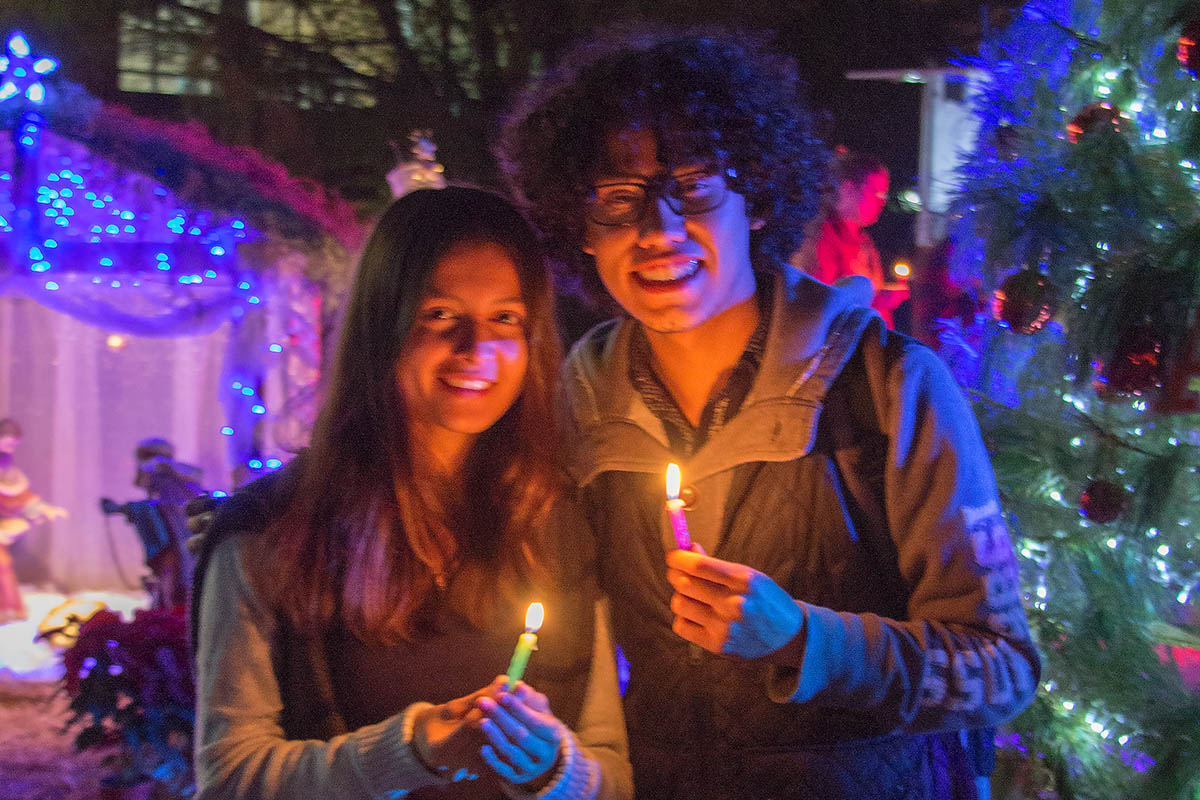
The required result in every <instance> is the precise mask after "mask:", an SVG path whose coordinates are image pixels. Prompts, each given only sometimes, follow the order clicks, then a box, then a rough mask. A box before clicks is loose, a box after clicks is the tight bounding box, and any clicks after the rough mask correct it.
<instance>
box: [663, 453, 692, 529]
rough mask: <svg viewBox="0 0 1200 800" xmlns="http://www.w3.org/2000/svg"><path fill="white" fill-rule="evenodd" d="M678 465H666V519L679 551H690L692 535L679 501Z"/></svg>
mask: <svg viewBox="0 0 1200 800" xmlns="http://www.w3.org/2000/svg"><path fill="white" fill-rule="evenodd" d="M680 482H681V481H680V477H679V465H678V464H668V465H667V517H668V518H669V519H670V520H671V530H672V531H673V532H674V533H675V544H676V546H677V547H679V549H680V550H691V549H692V534H691V533H690V532H689V531H688V524H687V517H685V516H684V515H683V501H682V500H680V499H679V484H680Z"/></svg>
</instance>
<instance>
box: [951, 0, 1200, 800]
mask: <svg viewBox="0 0 1200 800" xmlns="http://www.w3.org/2000/svg"><path fill="white" fill-rule="evenodd" d="M1198 42H1200V4H1195V3H1189V2H1182V1H1181V0H1103V1H1101V0H1076V2H1070V0H1046V1H1044V2H1030V3H1028V4H1026V5H1025V6H1024V7H1023V8H1022V9H1021V10H1020V12H1019V13H1018V14H1017V15H1016V16H1015V18H1014V19H1013V21H1012V23H1011V24H1010V25H1009V26H1008V27H1007V28H1005V29H1004V30H1002V31H999V32H995V33H993V34H991V35H989V36H988V37H987V38H986V40H985V42H984V43H983V44H982V45H981V48H980V52H979V56H978V57H976V58H971V59H968V62H969V63H968V64H967V65H968V66H971V67H976V68H979V69H981V70H982V71H983V74H984V75H985V78H984V81H983V88H982V91H981V94H980V96H979V98H978V112H979V116H980V123H981V124H980V130H979V136H978V140H977V143H976V146H975V148H974V151H973V152H972V153H970V154H969V155H968V157H966V158H965V160H964V163H963V167H962V174H963V189H962V193H961V195H960V197H959V207H958V212H959V213H958V216H957V219H956V221H955V222H954V228H953V239H954V245H955V249H954V260H953V270H954V272H955V273H956V274H957V275H959V276H960V277H962V276H974V277H975V278H976V279H977V280H978V281H979V282H980V283H981V285H982V288H983V289H984V290H985V291H986V292H988V294H989V295H990V296H992V297H994V301H993V304H992V305H993V310H992V314H991V315H989V320H988V322H987V324H986V326H985V330H984V331H983V333H982V338H981V341H980V342H978V343H977V344H978V345H979V346H978V350H979V352H980V356H981V357H980V359H979V361H978V362H977V367H978V369H977V372H976V374H975V375H974V376H972V379H971V383H972V386H973V388H974V389H975V390H976V391H975V393H974V396H975V398H976V401H977V412H978V416H979V419H980V424H981V426H982V428H983V431H984V436H985V439H986V441H987V443H988V446H989V448H990V449H991V451H992V454H993V458H994V466H995V470H996V474H997V479H998V481H999V483H1000V488H1001V492H1002V495H1003V497H1004V500H1005V505H1006V510H1007V512H1008V513H1009V515H1010V523H1011V527H1012V531H1013V536H1014V544H1015V545H1016V548H1017V550H1018V551H1019V553H1020V556H1021V558H1022V580H1023V582H1024V584H1025V589H1026V591H1027V593H1028V594H1027V598H1028V600H1027V602H1028V609H1029V614H1030V621H1031V624H1032V626H1033V628H1034V631H1035V635H1036V637H1037V639H1038V642H1039V644H1040V647H1041V651H1042V654H1043V659H1044V670H1043V678H1042V681H1043V686H1042V690H1041V691H1040V692H1039V694H1038V697H1037V699H1036V701H1035V703H1034V705H1033V706H1032V707H1031V708H1030V709H1029V710H1028V711H1027V712H1025V713H1024V714H1023V715H1022V716H1021V717H1019V718H1018V719H1017V720H1016V721H1015V723H1014V724H1013V725H1012V726H1011V731H1010V732H1009V733H1008V734H1007V735H1006V736H1002V737H1001V742H1002V743H1003V744H1005V745H1007V746H1008V747H1009V748H1011V750H1012V751H1019V752H1020V753H1022V754H1023V755H1024V760H1023V762H1022V769H1023V776H1024V777H1023V782H1024V784H1025V785H1024V788H1023V791H1022V792H1020V795H1021V796H1028V797H1034V796H1036V797H1060V798H1069V797H1078V798H1096V799H1099V798H1117V797H1121V798H1124V797H1140V798H1160V797H1161V798H1200V686H1198V685H1197V683H1196V680H1195V673H1194V671H1189V670H1195V669H1196V666H1197V665H1196V662H1195V658H1196V656H1197V655H1198V651H1197V650H1196V648H1200V638H1198V636H1197V634H1200V626H1198V625H1197V622H1198V621H1200V620H1198V616H1200V615H1198V614H1197V605H1198V604H1200V588H1197V581H1198V580H1200V566H1198V563H1200V541H1198V537H1197V530H1198V526H1200V478H1198V476H1197V464H1198V463H1200V414H1198V413H1197V412H1198V411H1200V404H1198V400H1200V316H1198V314H1197V309H1198V308H1200V78H1198V77H1197V76H1198V75H1200V44H1198ZM1181 665H1182V667H1181ZM1002 752H1003V751H1002Z"/></svg>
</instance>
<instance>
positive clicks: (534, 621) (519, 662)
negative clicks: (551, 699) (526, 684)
mask: <svg viewBox="0 0 1200 800" xmlns="http://www.w3.org/2000/svg"><path fill="white" fill-rule="evenodd" d="M545 614H546V612H545V610H544V609H543V608H542V604H541V603H530V604H529V610H528V611H526V612H525V632H524V633H522V634H521V635H520V637H518V638H517V649H516V650H514V651H513V654H512V660H511V661H509V662H508V672H507V673H506V674H507V675H508V683H507V684H506V685H505V688H506V689H511V688H512V686H513V684H514V683H516V682H517V681H519V680H521V676H522V675H524V674H525V666H526V665H527V664H528V663H529V656H530V654H531V653H533V651H534V650H537V632H538V630H540V629H541V627H542V620H543V619H544V618H545Z"/></svg>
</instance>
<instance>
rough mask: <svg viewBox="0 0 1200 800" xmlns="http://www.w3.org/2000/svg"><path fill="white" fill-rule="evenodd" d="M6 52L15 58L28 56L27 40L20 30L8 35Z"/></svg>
mask: <svg viewBox="0 0 1200 800" xmlns="http://www.w3.org/2000/svg"><path fill="white" fill-rule="evenodd" d="M8 52H10V53H12V54H13V55H14V56H16V57H17V58H29V40H28V39H26V38H25V34H23V33H21V32H20V31H13V32H12V36H9V37H8Z"/></svg>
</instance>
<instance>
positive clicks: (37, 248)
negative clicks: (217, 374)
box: [0, 31, 283, 471]
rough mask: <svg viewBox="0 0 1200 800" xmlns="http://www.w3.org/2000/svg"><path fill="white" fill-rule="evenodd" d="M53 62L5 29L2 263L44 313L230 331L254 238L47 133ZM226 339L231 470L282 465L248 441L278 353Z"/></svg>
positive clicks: (152, 330) (245, 306)
mask: <svg viewBox="0 0 1200 800" xmlns="http://www.w3.org/2000/svg"><path fill="white" fill-rule="evenodd" d="M58 67H59V63H58V61H57V60H55V59H53V58H49V57H45V56H41V55H35V54H34V49H33V48H32V47H31V45H30V42H29V41H28V39H27V38H26V37H25V36H24V34H22V33H20V32H19V31H18V32H14V33H12V34H11V35H9V36H8V37H7V39H6V42H5V47H4V50H3V54H2V55H0V128H9V129H10V131H11V136H8V137H3V138H0V270H3V268H4V266H5V265H7V268H8V270H9V271H10V272H11V274H12V276H13V279H14V280H16V281H18V282H20V283H21V285H22V286H24V287H25V289H24V291H26V292H27V293H29V294H30V295H31V296H34V297H35V298H36V299H39V300H41V301H42V302H44V303H46V304H47V305H49V306H50V307H52V308H55V309H57V310H60V311H63V312H65V313H69V314H72V316H76V317H78V318H81V319H84V320H85V321H89V322H91V323H93V324H96V325H99V326H101V327H108V328H110V329H113V330H119V331H121V332H122V333H126V334H133V335H156V336H162V335H180V334H183V333H198V332H203V331H205V330H212V329H213V328H214V327H215V326H216V325H217V324H219V323H220V321H222V320H226V319H232V320H233V323H234V327H235V329H236V328H237V327H238V326H239V325H241V324H242V323H243V322H244V321H245V320H246V315H247V313H248V312H249V311H251V310H256V309H260V308H261V307H262V305H263V304H264V298H265V297H266V292H267V286H266V285H265V284H264V282H263V279H262V278H261V277H260V275H259V274H258V273H257V272H256V271H254V270H252V269H249V268H248V266H247V263H246V260H245V253H244V251H243V250H241V248H242V246H243V245H246V244H248V243H251V242H254V241H257V240H260V239H261V238H262V237H263V234H262V232H260V231H258V230H256V229H255V228H254V227H252V226H251V225H249V224H248V223H247V221H246V220H245V219H243V218H241V217H239V216H237V215H235V214H230V213H222V212H217V211H213V210H207V209H204V208H198V207H194V206H191V205H189V204H188V203H184V202H182V201H181V200H180V198H177V197H176V196H175V194H174V193H173V192H172V190H171V189H169V188H168V187H167V186H164V185H162V184H160V183H158V182H157V181H156V180H154V178H153V177H152V176H151V175H150V174H142V173H137V172H132V171H130V170H127V169H124V168H122V167H120V166H118V165H117V164H115V163H113V162H111V161H109V160H107V159H105V158H103V157H101V156H99V155H97V154H96V153H93V152H92V151H91V150H89V149H88V148H87V147H85V146H84V145H83V144H81V143H79V142H76V141H73V140H71V139H69V138H67V137H65V136H61V135H58V134H57V133H56V132H55V130H54V127H53V124H48V123H47V121H46V120H47V119H50V120H54V119H56V116H55V114H56V112H57V111H59V110H60V109H59V108H58V105H57V104H58V103H59V101H60V100H61V99H62V98H64V97H66V96H67V93H65V91H64V89H63V87H62V86H59V88H58V90H57V91H56V89H55V85H54V81H55V79H57V77H58V76H57V75H56V71H57V69H58ZM63 102H65V100H64V101H63ZM160 174H161V170H160ZM3 277H4V276H3V274H2V272H0V278H3ZM251 327H252V328H254V327H256V326H251ZM259 335H260V336H261V334H259ZM233 339H237V340H238V341H237V343H236V344H232V343H231V345H230V346H229V349H228V350H227V355H226V361H227V364H228V367H229V368H230V369H231V370H233V371H234V372H235V374H241V375H243V376H245V377H243V379H242V380H243V381H244V385H242V384H237V388H235V389H233V390H230V389H228V388H226V389H225V390H224V391H225V392H227V395H226V397H225V399H224V401H223V405H224V406H225V409H226V416H227V419H226V424H225V425H224V426H223V427H222V428H221V429H220V433H221V434H223V435H224V436H225V437H230V438H229V445H230V452H231V454H233V456H234V458H235V461H236V463H238V464H240V465H241V467H242V468H243V469H247V468H248V469H250V470H252V471H258V470H263V469H268V470H270V469H276V468H278V467H279V466H281V465H282V464H281V461H280V460H279V459H277V458H264V457H263V455H262V454H261V452H260V449H261V447H260V445H259V444H258V441H259V438H260V437H259V435H258V433H257V431H258V430H259V429H260V428H261V423H263V422H264V421H265V420H266V419H268V418H269V414H268V406H267V403H266V402H265V400H264V399H263V398H262V397H261V396H260V395H259V393H258V389H257V388H251V386H253V387H258V386H261V385H262V384H263V383H264V382H265V381H264V378H263V377H262V375H263V374H265V372H266V370H267V369H268V366H267V363H268V360H269V359H272V358H277V357H281V356H283V349H282V348H281V347H279V346H278V345H273V346H271V347H268V343H263V342H261V341H258V342H255V341H253V339H252V337H251V336H242V337H236V336H235V337H231V340H233ZM249 351H254V352H249ZM225 385H226V387H228V386H229V384H228V383H226V384H225Z"/></svg>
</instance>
